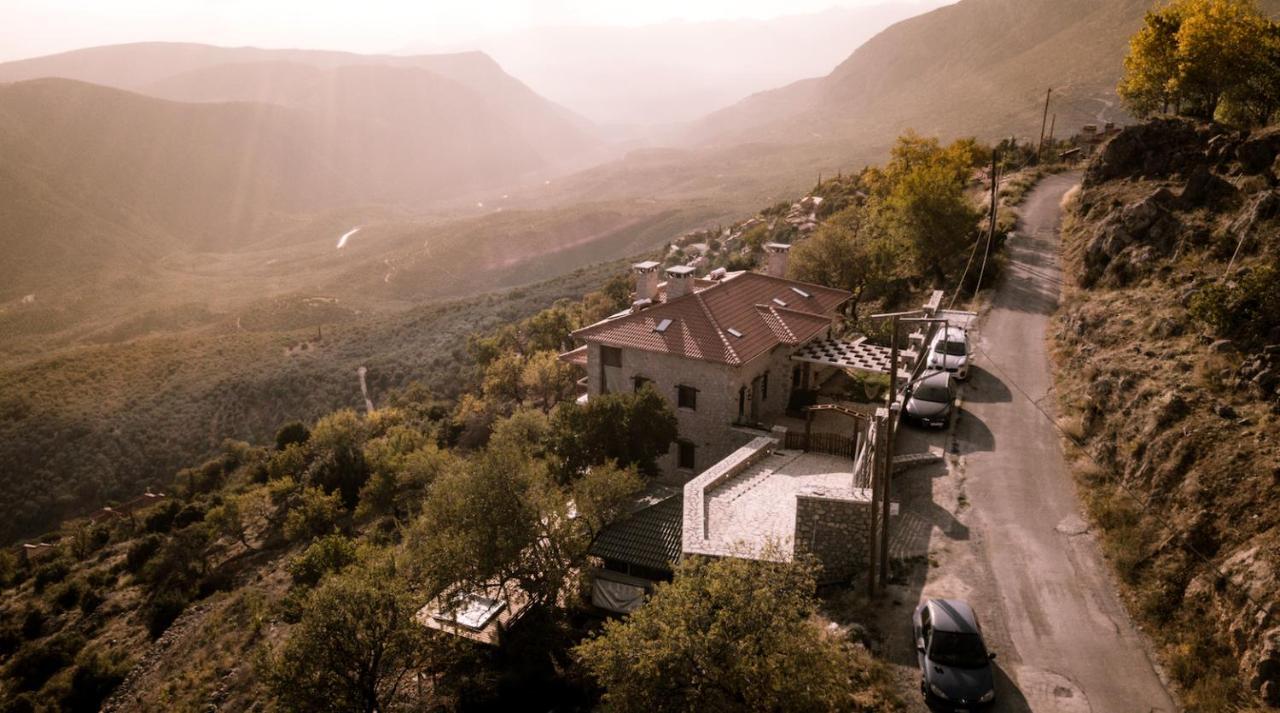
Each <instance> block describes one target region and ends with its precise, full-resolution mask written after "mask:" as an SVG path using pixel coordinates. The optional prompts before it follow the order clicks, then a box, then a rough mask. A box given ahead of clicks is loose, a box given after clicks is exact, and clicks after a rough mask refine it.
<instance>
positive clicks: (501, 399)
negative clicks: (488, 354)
mask: <svg viewBox="0 0 1280 713" xmlns="http://www.w3.org/2000/svg"><path fill="white" fill-rule="evenodd" d="M523 372H524V357H523V356H521V355H520V354H519V353H518V352H514V351H510V352H504V353H503V354H501V355H499V356H498V357H497V358H495V359H493V360H492V361H490V362H489V365H488V366H487V367H485V370H484V377H483V379H482V380H481V386H480V388H481V390H482V391H483V392H484V397H485V398H486V399H487V400H489V401H491V402H495V403H507V404H516V405H519V404H521V403H523V402H524V389H523V388H522V385H521V380H520V377H521V374H522V373H523Z"/></svg>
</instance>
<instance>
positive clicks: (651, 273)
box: [631, 260, 662, 301]
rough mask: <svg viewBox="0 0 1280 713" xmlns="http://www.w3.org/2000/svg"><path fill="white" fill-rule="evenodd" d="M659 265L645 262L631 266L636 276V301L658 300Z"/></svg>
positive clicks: (650, 261) (651, 261) (649, 261)
mask: <svg viewBox="0 0 1280 713" xmlns="http://www.w3.org/2000/svg"><path fill="white" fill-rule="evenodd" d="M661 266H662V265H661V263H657V262H654V261H653V260H645V261H644V262H638V263H636V264H634V265H632V266H631V271H632V272H633V273H635V276H636V301H640V300H655V299H657V298H658V268H659V267H661Z"/></svg>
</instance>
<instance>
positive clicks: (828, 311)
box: [573, 272, 852, 365]
mask: <svg viewBox="0 0 1280 713" xmlns="http://www.w3.org/2000/svg"><path fill="white" fill-rule="evenodd" d="M699 286H700V285H699ZM801 292H803V293H804V294H801ZM805 295H808V296H807V297H806V296H805ZM851 296H852V295H850V293H848V292H845V291H844V290H837V289H832V288H830V287H823V286H821V285H812V284H808V283H805V282H796V281H794V280H784V279H782V278H780V277H771V276H769V275H764V274H761V273H756V272H744V273H741V274H738V275H731V276H729V277H726V278H725V279H723V280H721V281H719V282H715V283H712V284H711V285H709V286H707V287H705V288H702V289H697V290H696V291H695V292H693V293H690V294H688V295H684V296H682V297H678V298H676V299H673V300H671V301H670V302H660V303H658V304H656V305H654V306H652V307H649V308H647V309H644V310H641V311H639V312H632V313H630V314H627V315H623V316H620V317H614V318H612V319H606V320H604V321H602V322H597V323H595V324H593V325H591V326H589V327H584V328H582V329H579V330H578V331H576V332H574V333H573V335H574V336H575V337H576V338H578V339H580V340H582V341H585V342H597V343H599V344H604V345H607V346H613V347H624V348H628V349H641V350H644V351H651V352H660V353H664V354H674V355H677V356H682V357H684V358H686V359H699V360H702V361H711V362H718V363H723V364H733V365H737V364H745V363H746V362H748V361H751V360H752V359H754V358H755V357H757V356H759V355H760V354H763V353H765V352H767V351H770V350H772V349H773V348H774V347H776V346H778V345H779V344H801V343H803V342H805V341H806V340H808V339H811V338H812V337H814V336H815V335H817V334H821V333H822V332H823V331H825V330H826V329H827V327H829V326H830V324H831V317H832V316H833V315H834V314H835V311H836V309H837V308H838V307H839V306H840V305H841V304H844V302H845V301H847V300H848V299H849V298H850V297H851ZM667 319H669V320H671V324H670V326H668V327H667V329H666V330H664V331H663V332H658V331H656V328H657V326H658V325H659V324H660V323H661V322H662V321H663V320H667ZM730 330H733V331H730ZM734 332H737V333H738V334H740V335H741V336H737V335H735V334H734Z"/></svg>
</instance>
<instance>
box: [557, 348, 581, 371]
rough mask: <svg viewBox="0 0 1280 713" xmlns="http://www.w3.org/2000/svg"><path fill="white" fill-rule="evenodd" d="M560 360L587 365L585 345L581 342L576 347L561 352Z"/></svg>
mask: <svg viewBox="0 0 1280 713" xmlns="http://www.w3.org/2000/svg"><path fill="white" fill-rule="evenodd" d="M560 361H562V362H564V363H566V364H576V365H578V366H583V367H585V366H586V365H587V345H585V344H583V345H582V346H580V347H578V348H577V349H574V350H572V351H567V352H565V353H564V354H561V355H560Z"/></svg>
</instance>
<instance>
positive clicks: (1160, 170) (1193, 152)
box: [1084, 119, 1213, 188]
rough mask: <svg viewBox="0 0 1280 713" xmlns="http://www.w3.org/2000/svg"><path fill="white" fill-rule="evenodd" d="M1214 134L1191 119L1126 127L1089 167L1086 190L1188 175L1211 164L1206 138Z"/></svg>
mask: <svg viewBox="0 0 1280 713" xmlns="http://www.w3.org/2000/svg"><path fill="white" fill-rule="evenodd" d="M1212 132H1213V128H1211V127H1209V126H1197V125H1196V123H1195V122H1193V121H1190V120H1187V119H1161V120H1157V121H1152V122H1148V123H1146V124H1138V125H1135V126H1128V127H1125V128H1124V129H1123V130H1121V132H1120V133H1119V134H1117V135H1116V136H1115V138H1113V139H1111V141H1109V142H1107V144H1106V145H1105V146H1104V147H1103V148H1102V151H1101V152H1100V153H1099V154H1098V156H1097V157H1095V158H1094V160H1093V161H1092V162H1091V163H1090V164H1089V167H1088V168H1087V169H1086V170H1085V174H1084V187H1085V188H1088V187H1090V186H1095V185H1098V184H1100V183H1105V182H1106V181H1111V180H1115V179H1117V178H1133V177H1137V176H1142V177H1146V178H1156V177H1164V176H1170V175H1174V174H1184V173H1186V172H1188V171H1190V170H1192V169H1193V168H1195V167H1196V166H1199V165H1202V164H1205V163H1207V162H1208V157H1207V156H1206V154H1205V139H1207V138H1208V136H1207V134H1210V133H1212Z"/></svg>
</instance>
